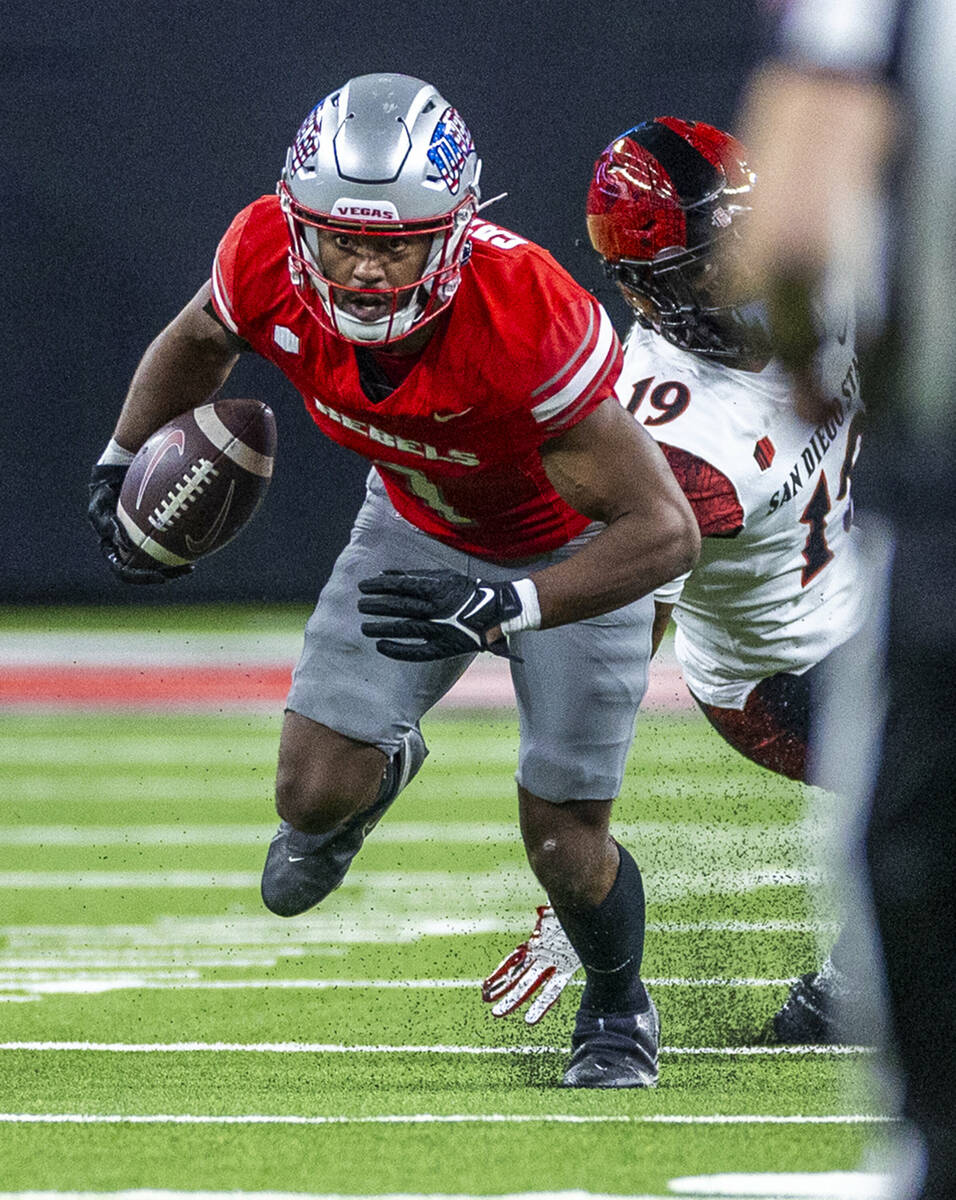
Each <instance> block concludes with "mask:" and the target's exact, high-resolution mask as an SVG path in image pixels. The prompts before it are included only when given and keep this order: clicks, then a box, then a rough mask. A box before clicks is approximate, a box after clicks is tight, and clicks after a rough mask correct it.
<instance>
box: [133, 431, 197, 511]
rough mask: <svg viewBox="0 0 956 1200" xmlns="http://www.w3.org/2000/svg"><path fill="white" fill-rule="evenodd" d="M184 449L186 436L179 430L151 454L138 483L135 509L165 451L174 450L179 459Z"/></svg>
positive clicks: (141, 500) (171, 434) (166, 438)
mask: <svg viewBox="0 0 956 1200" xmlns="http://www.w3.org/2000/svg"><path fill="white" fill-rule="evenodd" d="M185 448H186V435H185V434H184V433H183V431H182V430H181V429H174V430H173V431H172V433H168V434H167V435H166V437H164V438H163V440H162V442H161V443H160V444H159V445H158V446H157V447H156V449H155V450H154V452H153V457H152V458H151V459H150V460H149V463H148V465H147V467H146V470H145V471H144V472H143V478H142V480H141V481H140V485H139V491H138V492H137V494H136V507H137V508H139V506H140V505H141V504H142V503H143V493H144V492H145V491H146V485H147V484H148V483H149V481H150V479H151V478H152V476H153V472H154V471H155V470H156V468H157V467H158V466H159V461H160V459H161V458H162V457H163V455H164V454H165V453H166V452H167V450H175V451H176V452H177V454H178V455H179V457H180V458H182V456H183V451H184V450H185Z"/></svg>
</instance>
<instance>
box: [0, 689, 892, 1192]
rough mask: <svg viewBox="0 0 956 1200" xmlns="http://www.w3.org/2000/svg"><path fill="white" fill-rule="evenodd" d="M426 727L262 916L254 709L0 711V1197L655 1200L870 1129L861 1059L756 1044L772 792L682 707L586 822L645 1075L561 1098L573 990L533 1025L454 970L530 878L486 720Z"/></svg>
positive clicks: (786, 928)
mask: <svg viewBox="0 0 956 1200" xmlns="http://www.w3.org/2000/svg"><path fill="white" fill-rule="evenodd" d="M425 733H426V736H427V738H428V740H429V743H430V745H431V747H432V755H431V757H430V759H429V761H428V763H427V764H426V767H425V769H424V770H423V771H422V773H421V775H420V776H419V777H418V779H416V781H415V782H414V783H413V784H412V786H411V787H410V788H409V789H408V791H407V792H406V793H405V794H404V795H403V797H402V798H401V800H400V801H399V802H398V803H397V804H396V806H395V808H394V809H392V810H391V811H390V813H389V814H388V816H387V817H386V819H385V821H384V822H383V823H382V824H381V825H380V826H379V828H378V829H377V830H376V831H375V834H374V835H373V837H372V838H371V839H370V841H369V842H368V844H367V845H366V847H365V849H364V850H363V852H362V854H361V856H360V858H359V859H358V860H357V861H356V864H355V866H354V868H353V871H352V872H351V874H350V875H349V877H348V879H347V880H346V883H345V885H344V886H343V887H342V888H341V889H340V890H339V891H338V892H336V893H335V894H334V896H332V897H331V898H330V899H329V900H328V901H327V902H326V903H325V904H324V905H323V906H322V907H321V908H319V909H317V910H315V911H314V912H312V913H310V914H307V915H306V916H304V917H301V918H298V919H296V920H293V921H282V920H281V919H279V918H275V917H272V916H270V915H269V914H268V913H267V912H266V911H265V910H264V909H263V908H262V907H261V905H260V903H259V899H258V891H257V888H258V874H259V868H260V865H261V861H262V857H263V853H264V849H265V845H266V843H267V841H268V838H269V836H270V834H271V832H272V829H273V826H274V818H273V815H272V800H271V783H272V774H273V767H274V759H275V751H276V744H277V736H278V716H276V717H275V718H265V717H259V716H248V717H247V716H189V717H186V716H179V717H163V716H155V715H138V716H126V717H110V716H102V715H100V716H84V715H70V716H52V715H51V716H32V715H29V716H28V715H9V714H8V715H6V716H5V717H3V719H2V722H0V771H2V778H3V792H4V804H3V808H2V816H0V926H2V928H0V1017H2V1021H3V1033H2V1035H0V1036H2V1042H3V1048H2V1050H0V1094H2V1097H3V1099H2V1102H0V1107H2V1110H3V1111H2V1114H0V1116H2V1122H0V1191H2V1192H5V1193H9V1192H24V1191H44V1190H64V1191H73V1192H77V1191H112V1190H124V1189H179V1190H189V1191H195V1190H205V1191H259V1192H263V1191H271V1192H295V1193H307V1194H309V1195H327V1194H334V1195H349V1196H355V1195H370V1194H377V1193H388V1194H439V1193H444V1194H455V1195H493V1194H499V1195H500V1194H506V1193H524V1192H543V1193H554V1192H561V1191H565V1192H571V1191H579V1192H585V1191H586V1192H590V1193H595V1194H598V1193H604V1194H615V1195H645V1194H648V1195H654V1196H659V1195H660V1196H666V1195H671V1194H673V1193H672V1192H671V1191H670V1190H669V1184H670V1181H671V1180H673V1179H675V1178H676V1177H678V1176H688V1175H707V1174H714V1173H718V1172H761V1171H771V1172H819V1171H832V1170H849V1169H852V1168H855V1167H857V1166H858V1165H859V1163H860V1161H861V1154H862V1153H863V1150H864V1147H865V1146H866V1145H867V1143H869V1142H870V1141H871V1140H872V1139H873V1138H874V1137H875V1136H877V1134H878V1132H879V1130H880V1129H881V1128H882V1124H881V1121H880V1118H879V1115H878V1113H877V1112H876V1109H875V1108H874V1102H873V1101H872V1100H871V1099H870V1098H869V1096H868V1093H867V1092H866V1090H865V1089H864V1088H863V1087H862V1086H861V1071H860V1058H859V1056H857V1055H853V1054H838V1053H833V1052H826V1053H818V1054H811V1053H801V1054H778V1053H768V1052H766V1048H764V1049H763V1052H755V1049H754V1043H755V1041H756V1040H757V1033H758V1030H759V1028H760V1026H761V1024H762V1023H763V1021H764V1020H765V1018H766V1017H768V1016H769V1015H770V1014H771V1013H772V1012H773V1011H774V1009H775V1007H776V1006H777V1005H778V1004H779V1002H780V1001H781V1000H782V998H783V996H784V995H785V994H786V988H787V985H786V982H785V981H786V980H787V979H788V978H791V977H792V976H794V975H796V974H798V973H800V972H802V971H804V970H807V969H810V968H811V967H813V966H814V965H815V962H816V958H817V953H818V944H819V942H820V939H821V938H822V939H823V940H824V941H825V940H826V938H827V936H828V932H827V931H826V929H824V930H822V932H821V930H820V925H821V916H822V917H823V918H825V917H826V914H825V912H824V913H822V914H821V909H820V906H819V904H816V903H814V902H813V901H812V899H811V897H810V893H809V891H808V886H807V884H808V881H810V880H812V879H813V875H814V869H815V868H814V856H813V854H812V853H811V852H810V851H809V850H808V848H807V844H806V836H805V835H806V829H805V825H804V824H802V823H801V819H802V817H803V805H804V797H803V793H802V789H801V788H799V787H798V786H796V785H793V784H790V783H788V782H787V781H783V780H778V779H775V778H774V777H772V776H770V775H768V774H766V773H764V772H761V771H760V770H759V769H757V768H754V767H751V766H750V765H749V764H747V763H745V762H743V761H742V760H741V759H739V758H737V757H736V756H734V754H733V753H732V752H731V751H729V750H728V749H726V748H725V747H724V746H723V745H722V744H721V743H720V741H719V740H718V738H717V737H716V735H715V734H713V733H712V731H710V730H709V728H708V727H707V726H706V725H705V723H704V722H703V720H702V719H698V718H697V717H696V716H687V715H681V716H666V715H662V714H653V713H652V714H647V715H645V716H644V717H642V719H641V722H640V726H639V736H638V741H637V744H636V747H635V751H634V754H633V756H632V761H631V765H630V769H629V774H628V779H627V783H626V787H625V789H624V792H623V794H622V797H621V800H620V803H619V805H618V809H617V817H618V820H617V827H616V832H617V834H618V836H619V837H620V838H621V840H622V841H624V842H625V843H626V844H627V845H628V846H629V847H630V848H631V850H632V851H633V852H634V854H635V856H636V857H637V859H638V862H639V863H640V864H641V866H642V869H643V870H644V872H645V880H646V886H647V892H648V919H649V929H648V937H647V947H646V955H645V968H644V974H645V976H646V977H647V978H648V979H649V980H650V981H651V982H650V986H651V990H652V992H653V994H654V996H655V999H656V1001H657V1004H658V1007H659V1009H660V1013H661V1018H662V1023H663V1030H662V1041H663V1046H664V1050H663V1053H662V1067H661V1084H660V1087H659V1088H658V1089H657V1090H656V1091H653V1092H630V1093H624V1094H613V1093H611V1094H609V1093H602V1092H574V1091H570V1092H569V1091H566V1090H562V1089H559V1088H557V1087H556V1084H557V1081H558V1080H559V1078H560V1074H561V1070H562V1066H563V1063H564V1060H565V1057H566V1047H567V1045H568V1040H569V1036H570V1026H571V1022H572V1018H573V1010H574V1003H575V998H576V996H577V995H579V987H575V986H574V985H572V987H571V988H570V989H569V991H568V993H567V994H566V995H565V997H564V999H563V1001H562V1003H561V1004H560V1006H559V1008H558V1009H557V1010H555V1011H553V1012H552V1013H551V1014H549V1016H548V1017H546V1018H545V1020H544V1021H542V1022H541V1024H540V1025H538V1026H535V1027H529V1026H527V1025H526V1024H524V1022H523V1021H521V1020H520V1019H519V1018H517V1017H515V1016H513V1017H511V1018H510V1019H507V1020H496V1019H495V1018H493V1017H492V1016H491V1015H490V1013H489V1012H488V1011H487V1006H485V1005H483V1004H482V1003H481V999H480V994H479V990H478V987H477V981H478V980H480V978H481V977H482V976H483V975H484V974H486V973H487V972H488V971H489V970H490V969H491V968H492V967H493V966H494V965H495V964H496V963H497V962H498V960H499V959H500V958H501V957H502V956H503V955H504V954H505V953H506V952H507V951H508V950H510V949H511V948H512V947H513V945H514V944H515V942H516V941H517V940H520V939H521V938H523V937H524V936H525V935H526V934H527V933H528V932H529V931H530V927H531V924H532V920H533V907H534V905H535V904H536V903H540V902H541V900H542V897H541V896H540V895H539V894H538V891H537V889H536V887H535V885H534V883H533V881H532V879H531V878H530V876H529V873H528V871H527V868H526V866H525V864H524V859H523V854H522V849H521V845H520V841H519V839H518V835H517V831H516V827H515V797H514V785H513V781H512V771H513V767H514V760H515V751H516V734H515V729H514V724H513V721H512V719H511V716H510V714H508V713H503V714H502V713H495V712H491V713H487V712H486V713H475V714H472V715H461V716H459V715H442V716H436V717H435V718H434V719H432V720H431V721H430V722H429V723H428V724H427V725H426V726H425ZM758 1049H759V1048H758ZM748 1050H749V1051H750V1052H749V1053H748V1052H747V1051H748ZM871 1117H875V1118H876V1119H875V1120H873V1121H871V1120H870V1118H871Z"/></svg>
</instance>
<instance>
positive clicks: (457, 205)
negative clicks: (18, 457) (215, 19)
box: [90, 75, 699, 1087]
mask: <svg viewBox="0 0 956 1200" xmlns="http://www.w3.org/2000/svg"><path fill="white" fill-rule="evenodd" d="M479 171H480V163H479V160H478V157H477V154H476V151H475V147H474V143H473V141H472V137H471V134H470V133H469V131H468V129H467V127H466V125H465V124H464V122H463V121H462V119H461V117H460V115H459V114H458V113H457V112H456V111H455V110H454V109H453V108H452V107H451V106H450V105H449V104H448V103H447V102H446V101H445V100H444V99H443V98H442V97H441V96H440V95H439V94H438V92H437V91H436V90H435V89H434V88H433V87H431V86H430V85H429V84H427V83H424V82H422V81H421V80H418V79H412V78H409V77H407V76H402V75H366V76H360V77H358V78H356V79H352V80H350V81H349V82H348V83H347V84H345V86H344V87H342V88H340V89H338V90H337V91H335V92H333V93H332V94H331V95H329V96H328V97H327V98H326V99H325V100H323V101H322V102H321V103H320V104H318V105H317V106H316V108H315V109H314V110H313V112H312V113H310V114H309V116H308V117H307V118H306V121H305V122H304V124H303V125H302V127H301V129H300V130H299V133H298V135H297V137H296V139H295V141H294V143H293V145H292V147H291V149H290V150H289V153H288V155H287V158H286V163H285V168H284V170H283V172H282V176H281V179H280V182H279V187H278V195H277V196H275V195H274V196H265V197H262V198H260V199H259V200H256V201H255V202H254V203H252V204H251V205H249V206H248V207H247V208H246V209H244V210H243V211H242V212H241V213H240V214H239V215H238V216H237V217H236V218H235V220H234V221H233V222H232V224H231V225H230V227H229V229H228V230H227V232H226V234H225V236H224V237H223V239H222V242H221V243H220V246H219V249H218V251H217V254H216V258H215V262H214V265H213V271H212V279H211V285H210V286H207V287H203V288H202V289H200V291H199V293H198V294H197V295H196V296H195V297H194V298H193V299H192V300H191V301H190V302H189V303H188V304H187V305H186V307H185V308H184V309H183V311H182V312H181V313H180V314H179V316H178V317H176V318H175V319H174V320H173V322H172V323H171V325H169V326H168V328H167V329H166V330H164V331H163V332H162V333H161V334H160V335H159V337H158V338H157V339H156V340H155V341H154V342H153V343H152V345H151V346H150V347H149V349H148V350H147V352H146V355H145V357H144V358H143V361H142V363H141V364H140V366H139V368H138V369H137V371H136V374H135V375H134V378H133V382H132V384H131V387H130V391H129V394H128V396H127V399H126V402H125V404H124V406H123V410H122V412H121V415H120V418H119V422H118V424H117V426H116V428H115V431H114V435H113V438H112V439H111V442H110V444H109V446H108V448H107V450H106V452H105V453H104V455H103V457H102V459H101V460H100V463H98V464H97V467H96V468H95V470H94V475H93V480H92V483H91V504H90V512H91V519H92V521H93V524H94V528H95V529H96V531H97V533H98V534H99V536H100V538H101V544H102V547H103V549H104V552H105V553H106V556H107V559H108V560H109V562H110V565H111V566H112V568H113V569H114V570H116V571H117V572H118V573H119V574H120V575H121V577H124V578H128V579H129V580H130V582H149V581H151V580H153V579H154V578H157V577H158V578H161V577H162V575H161V573H160V572H149V573H147V575H148V577H147V578H144V577H143V575H142V573H139V572H136V573H132V572H129V571H128V569H126V568H124V565H123V558H124V552H125V548H124V546H123V544H122V535H121V534H120V533H119V532H118V530H117V529H116V526H115V518H114V515H113V514H114V512H115V497H116V493H117V491H118V488H119V486H120V483H121V481H122V476H123V473H124V470H125V465H126V464H127V463H128V461H129V459H130V457H131V456H132V454H133V452H134V451H135V450H136V449H137V448H138V447H139V446H140V445H141V444H142V443H143V441H144V440H145V439H146V437H147V436H148V435H149V434H150V433H152V432H153V430H155V429H156V428H157V427H159V426H160V425H161V424H163V423H164V422H165V421H167V420H169V419H170V418H172V417H173V416H175V415H177V414H178V413H180V412H182V411H184V410H185V409H187V408H190V407H193V406H195V405H198V404H200V403H202V402H203V401H205V400H206V399H207V397H208V396H209V395H210V394H211V393H212V392H214V391H215V390H216V389H217V388H218V387H220V386H221V385H222V383H223V381H224V380H225V379H226V377H227V376H228V374H229V372H230V370H231V369H232V366H233V364H234V363H235V361H236V358H237V355H238V354H239V353H240V352H242V351H244V350H247V349H252V350H253V351H255V352H257V353H258V354H260V355H262V356H264V357H265V358H267V359H269V360H270V361H272V362H273V363H275V364H276V365H277V366H278V367H279V368H280V370H282V371H283V372H284V373H285V374H286V375H287V376H288V378H289V379H290V380H291V381H292V382H293V383H294V384H295V386H296V387H297V388H298V389H299V391H300V392H301V394H302V396H303V399H304V401H305V404H306V407H307V409H308V411H309V413H310V415H311V416H312V418H313V420H314V421H315V423H316V424H317V425H318V426H319V428H320V430H321V431H322V432H323V433H325V434H327V435H328V436H329V437H331V438H332V439H334V440H335V441H336V442H338V443H340V444H342V445H344V446H347V447H349V448H351V449H353V450H355V451H357V452H358V453H360V454H362V455H364V456H365V457H366V458H368V459H369V460H370V461H371V462H372V464H373V466H372V469H371V471H370V475H369V481H368V490H367V497H366V501H365V503H364V505H363V506H362V508H361V510H360V512H359V514H358V516H357V518H356V521H355V525H354V528H353V533H352V538H351V540H350V542H349V544H348V546H347V547H346V548H345V549H344V550H343V551H342V553H341V554H340V556H339V558H338V560H337V562H336V564H335V567H334V569H333V572H332V575H331V577H330V579H329V580H328V581H327V583H326V584H325V586H324V588H323V589H322V592H321V595H320V597H319V601H318V605H317V607H316V609H315V612H314V614H313V615H312V617H311V619H310V620H309V622H308V625H307V628H306V634H305V646H304V649H303V653H302V657H301V659H300V661H299V663H298V665H297V667H296V669H295V673H294V676H293V681H292V688H291V691H290V694H289V697H288V701H287V711H286V716H285V721H284V725H283V729H282V736H281V741H280V747H279V763H278V772H277V785H276V791H277V807H278V810H279V814H280V817H281V818H282V821H281V824H280V826H279V830H278V832H277V834H276V836H275V838H274V839H273V842H272V844H271V846H270V849H269V853H268V856H267V860H266V864H265V868H264V871H263V877H262V896H263V900H264V902H265V904H266V905H267V907H268V908H270V909H271V910H272V911H273V912H276V913H278V914H280V915H284V916H292V915H295V914H297V913H300V912H303V911H305V910H306V909H308V908H310V907H311V906H313V905H314V904H317V903H318V902H319V901H321V900H323V899H324V898H325V897H326V896H327V895H328V894H329V892H331V891H332V890H333V889H334V888H336V887H337V886H338V885H339V884H340V883H341V881H342V879H343V878H344V876H345V872H346V871H347V869H348V867H349V864H350V862H351V861H352V859H353V857H354V856H355V854H356V853H357V851H358V850H359V848H360V847H361V845H362V842H363V839H364V837H365V836H366V835H367V833H368V832H369V830H370V829H371V828H372V827H373V826H374V825H375V823H376V822H377V821H378V820H379V818H380V817H381V816H382V814H383V812H384V811H385V809H386V808H387V807H388V806H389V805H390V804H391V803H392V801H393V800H394V799H395V797H396V795H397V794H398V793H399V791H400V790H401V789H402V787H404V785H405V784H406V783H407V782H408V780H409V779H410V778H411V777H412V776H413V775H414V773H415V772H416V771H417V770H418V768H419V767H420V766H421V763H422V761H423V759H424V757H425V753H426V750H425V745H424V742H423V740H422V736H421V732H420V729H419V722H420V719H421V717H422V715H423V714H424V713H425V712H427V711H428V710H429V709H430V708H431V707H432V706H433V705H434V704H435V702H436V701H437V700H438V699H439V698H440V697H441V696H442V695H444V694H445V693H446V692H447V691H448V689H449V688H450V687H451V686H452V684H453V683H454V682H455V680H456V679H457V678H458V677H459V676H460V675H461V673H462V671H463V670H464V669H465V668H466V667H467V665H468V663H469V662H470V661H471V659H472V657H473V656H474V655H475V654H476V653H478V652H479V651H490V652H491V653H494V654H500V655H506V656H507V657H508V658H509V659H510V660H511V671H512V677H513V680H514V683H515V690H516V695H517V703H518V708H519V714H520V721H521V744H520V751H519V762H518V770H517V781H518V797H519V808H520V818H521V829H522V835H523V837H524V841H525V846H526V849H527V853H528V857H529V860H530V862H531V865H532V867H533V869H534V871H535V873H536V875H537V877H538V879H539V880H540V882H541V883H542V885H543V887H544V889H545V891H546V892H547V893H548V896H549V898H550V901H551V903H552V904H553V906H554V908H555V910H556V911H557V912H558V913H559V914H560V917H561V921H562V922H563V924H564V928H565V929H566V930H567V932H568V935H569V937H570V938H571V941H572V942H573V944H574V946H575V948H576V950H577V952H578V954H579V955H580V957H581V958H582V959H583V961H584V963H585V964H586V971H587V980H588V982H587V986H586V988H585V993H584V997H583V1000H582V1005H581V1009H580V1012H579V1015H578V1021H577V1024H576V1027H575V1032H574V1039H573V1055H572V1059H571V1062H570V1064H569V1066H568V1068H567V1070H566V1072H565V1075H564V1080H563V1082H564V1084H565V1085H566V1086H570V1087H646V1086H653V1084H654V1083H655V1082H656V1079H657V1044H658V1020H657V1013H656V1010H655V1008H654V1005H653V1003H652V1002H651V999H650V997H649V996H648V995H647V992H646V990H645V988H644V986H643V984H642V982H641V979H640V962H641V955H642V951H643V941H644V894H643V886H642V882H641V876H640V871H639V869H638V867H637V865H636V863H635V862H634V860H633V859H632V858H631V856H630V855H629V854H628V852H627V851H626V850H624V849H623V848H622V847H620V846H619V845H618V843H617V842H615V841H614V840H613V839H612V838H611V837H610V835H609V832H608V825H609V815H610V809H611V802H612V800H613V798H614V797H615V796H616V795H617V791H618V789H619V786H620V782H621V776H622V773H623V770H624V764H625V759H626V756H627V752H628V750H629V748H630V744H631V741H632V738H633V732H634V722H635V717H636V713H637V708H638V705H639V703H640V700H641V697H642V696H643V693H644V690H645V687H646V682H647V665H648V659H649V651H650V637H651V626H652V622H653V600H652V598H651V594H652V592H653V590H654V589H655V588H656V587H657V586H659V585H660V584H662V583H663V582H664V581H665V580H668V579H671V578H673V577H674V576H675V575H678V574H680V573H681V572H682V571H686V570H688V569H689V568H690V567H691V566H692V565H693V563H694V561H695V560H696V557H697V554H698V551H699V536H698V533H697V527H696V523H695V522H694V517H693V513H692V511H691V508H690V506H689V505H688V503H687V501H686V500H685V498H684V496H683V494H682V493H681V491H680V489H679V487H678V486H677V484H676V482H675V480H674V478H673V475H672V474H671V472H670V471H669V469H668V467H667V463H666V460H665V458H664V456H663V454H662V453H661V451H660V450H659V448H658V447H657V446H656V445H655V444H654V441H653V439H651V438H650V437H649V436H648V435H647V433H646V432H645V431H644V430H642V429H641V428H640V427H639V426H638V425H637V424H636V423H635V422H634V421H633V420H632V419H631V417H630V416H629V415H628V414H627V413H626V412H625V411H624V409H623V408H622V407H621V406H620V404H618V402H617V400H616V398H615V394H614V384H615V381H616V379H617V376H618V373H619V371H620V366H621V350H620V346H619V343H618V341H617V338H616V336H615V334H614V331H613V329H612V327H611V324H610V321H609V319H608V317H607V314H606V313H605V312H604V311H603V309H602V308H601V307H600V305H599V304H597V302H596V301H595V300H594V299H593V297H591V296H590V295H589V294H588V293H587V292H586V291H585V290H584V289H583V288H581V287H580V286H579V285H578V284H577V283H575V282H574V280H572V279H571V277H570V276H569V275H567V273H566V272H564V271H563V270H562V269H561V268H560V267H559V266H558V265H557V263H555V262H554V260H553V259H552V258H551V257H550V256H549V255H548V254H546V253H545V252H544V251H543V250H542V249H540V248H539V247H538V246H535V245H533V244H532V243H530V242H528V241H526V240H525V239H524V238H521V237H519V236H517V235H516V234H514V233H511V232H510V231H508V230H504V229H501V228H499V227H498V226H495V225H492V224H490V223H488V222H487V221H484V220H482V219H480V218H479V217H478V215H477V214H478V201H479V186H478V180H479ZM582 714H591V719H590V720H582Z"/></svg>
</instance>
